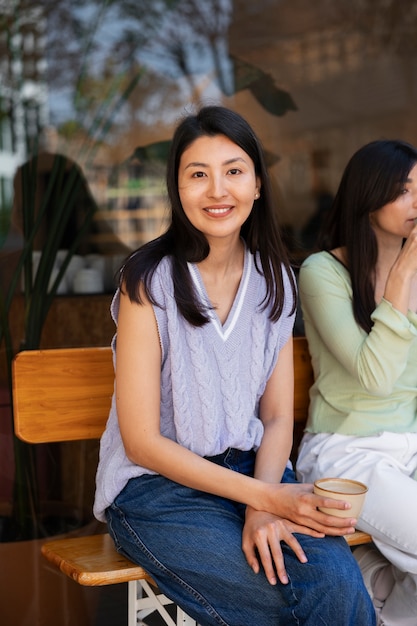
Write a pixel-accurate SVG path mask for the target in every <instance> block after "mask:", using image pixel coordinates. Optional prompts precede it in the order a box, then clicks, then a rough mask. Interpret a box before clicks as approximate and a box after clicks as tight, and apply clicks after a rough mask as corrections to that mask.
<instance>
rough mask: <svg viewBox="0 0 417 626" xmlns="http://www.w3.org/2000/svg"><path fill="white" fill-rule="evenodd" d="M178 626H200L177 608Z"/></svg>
mask: <svg viewBox="0 0 417 626" xmlns="http://www.w3.org/2000/svg"><path fill="white" fill-rule="evenodd" d="M177 626H198V624H197V622H196V621H195V620H194V619H193V618H192V617H190V616H189V615H187V613H184V611H183V610H182V609H180V607H179V606H178V607H177Z"/></svg>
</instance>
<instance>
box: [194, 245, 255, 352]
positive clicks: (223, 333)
mask: <svg viewBox="0 0 417 626" xmlns="http://www.w3.org/2000/svg"><path fill="white" fill-rule="evenodd" d="M249 256H250V252H249V250H248V249H247V248H245V254H244V258H243V272H242V277H241V279H240V282H239V287H238V290H237V293H236V296H235V298H234V300H233V304H232V306H231V309H230V311H229V313H228V315H227V317H226V320H225V322H224V324H222V323H221V321H220V319H219V317H218V315H217V313H216V309H212V308H209V309H208V311H207V314H208V316H209V317H210V320H211V323H212V325H213V326H214V328H215V330H216V332H217V334H218V335H219V336H220V338H221V339H223V341H227V339H228V338H229V337H230V335H231V333H232V332H233V329H234V328H235V326H236V324H237V321H238V319H239V314H240V311H241V309H242V306H243V302H244V299H245V295H246V291H247V288H248V284H249V278H250V273H251V263H250V262H249ZM187 265H188V269H189V271H190V274H191V278H192V280H193V283H194V286H195V287H196V289H197V292H198V294H199V296H200V298H201V300H202V302H203V303H204V304H207V305H208V307H211V306H212V304H211V302H210V299H209V297H208V294H207V291H206V287H205V285H204V281H203V279H202V276H201V274H200V270H199V269H198V267H197V265H196V264H195V263H188V264H187Z"/></svg>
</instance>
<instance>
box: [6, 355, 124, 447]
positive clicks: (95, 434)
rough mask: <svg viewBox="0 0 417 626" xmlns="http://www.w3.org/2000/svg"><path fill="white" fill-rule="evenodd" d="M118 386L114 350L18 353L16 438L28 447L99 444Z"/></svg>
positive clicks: (15, 384) (15, 400)
mask: <svg viewBox="0 0 417 626" xmlns="http://www.w3.org/2000/svg"><path fill="white" fill-rule="evenodd" d="M113 386H114V370H113V363H112V356H111V349H110V348H65V349H53V350H28V351H23V352H19V353H18V354H17V355H16V357H15V359H14V361H13V404H14V426H15V432H16V435H17V436H18V437H20V438H21V439H23V440H24V441H27V442H29V443H44V442H51V441H72V440H79V439H96V438H100V437H101V434H102V432H103V430H104V427H105V424H106V421H107V417H108V414H109V410H110V403H111V396H112V393H113Z"/></svg>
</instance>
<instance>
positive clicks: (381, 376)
mask: <svg viewBox="0 0 417 626" xmlns="http://www.w3.org/2000/svg"><path fill="white" fill-rule="evenodd" d="M415 220H417V149H416V148H414V147H413V146H411V145H409V144H407V143H405V142H402V141H388V140H381V141H374V142H372V143H370V144H367V145H366V146H364V147H362V148H361V149H360V150H358V151H357V152H356V153H355V154H354V155H353V157H352V158H351V160H350V161H349V163H348V165H347V167H346V169H345V172H344V174H343V177H342V180H341V183H340V186H339V189H338V192H337V194H336V197H335V200H334V203H333V206H332V209H331V211H330V214H329V217H328V221H327V223H326V226H325V229H324V231H323V236H322V242H321V246H320V248H321V252H318V253H316V254H313V255H311V256H310V257H309V258H308V259H306V261H305V262H304V263H303V265H302V267H301V270H300V277H299V286H300V298H301V306H302V311H303V316H304V324H305V332H306V335H307V338H308V342H309V348H310V352H311V357H312V362H313V367H314V374H315V382H314V385H313V387H312V389H311V396H310V397H311V402H310V414H309V419H308V423H307V428H306V433H305V435H304V437H303V441H302V444H301V447H300V453H299V459H298V462H297V472H298V475H299V478H300V479H302V480H303V481H305V482H312V481H314V480H315V479H317V478H319V477H322V476H344V477H350V478H353V479H358V480H361V481H362V482H365V483H366V484H367V485H368V487H369V491H368V494H367V497H366V501H365V506H364V509H363V512H362V514H361V517H360V520H359V522H358V525H357V527H358V528H359V529H360V530H364V531H366V532H368V533H370V534H371V535H372V537H373V540H374V545H370V546H362V547H360V548H358V549H357V550H356V551H355V556H356V558H357V560H358V562H359V565H360V567H361V569H362V573H363V575H364V579H365V583H366V584H367V587H368V590H369V591H370V593H371V596H372V597H373V600H374V604H375V607H376V608H377V611H378V613H379V618H380V620H381V622H380V623H381V624H385V625H386V626H416V624H417V480H416V478H417V226H416V225H415Z"/></svg>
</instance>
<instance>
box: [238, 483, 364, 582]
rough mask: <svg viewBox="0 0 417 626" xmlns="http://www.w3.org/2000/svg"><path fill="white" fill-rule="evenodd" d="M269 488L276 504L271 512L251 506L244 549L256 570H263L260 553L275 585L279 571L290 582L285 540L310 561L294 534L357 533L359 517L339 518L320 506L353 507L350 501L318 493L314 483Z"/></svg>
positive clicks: (282, 580)
mask: <svg viewBox="0 0 417 626" xmlns="http://www.w3.org/2000/svg"><path fill="white" fill-rule="evenodd" d="M267 488H268V490H269V491H270V495H272V500H273V505H272V506H271V507H268V509H269V512H266V511H258V510H255V509H254V508H252V507H250V506H248V507H247V509H246V521H245V527H244V529H243V536H242V549H243V552H244V554H245V556H246V559H247V561H248V563H249V565H250V566H251V567H252V569H253V571H254V572H256V573H257V572H258V571H259V561H258V557H257V554H258V555H259V558H260V560H261V563H262V566H263V568H264V570H265V574H266V576H267V578H268V580H269V582H270V583H271V584H275V583H276V573H277V574H278V578H279V580H280V581H281V582H282V583H283V584H286V583H287V582H288V578H287V575H286V571H285V564H284V558H283V554H282V549H281V541H285V543H286V544H287V545H288V546H290V548H292V549H293V550H294V553H295V554H296V555H297V557H298V559H299V560H300V561H301V562H302V563H305V562H306V561H307V558H306V555H305V554H304V552H303V549H302V548H301V546H300V544H299V542H298V541H297V539H296V538H295V537H294V535H293V533H302V534H305V535H310V536H311V537H324V536H325V535H333V536H343V535H348V534H352V533H353V532H355V524H356V521H357V520H356V519H355V518H353V517H347V518H342V517H336V516H334V515H327V514H326V513H322V512H321V511H319V510H318V507H328V508H335V509H340V510H348V509H349V508H350V504H349V503H348V502H343V501H341V500H334V499H331V498H324V497H322V496H317V495H315V494H314V493H313V487H312V485H310V484H300V483H280V484H279V485H273V484H268V485H267ZM275 570H276V573H275Z"/></svg>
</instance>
